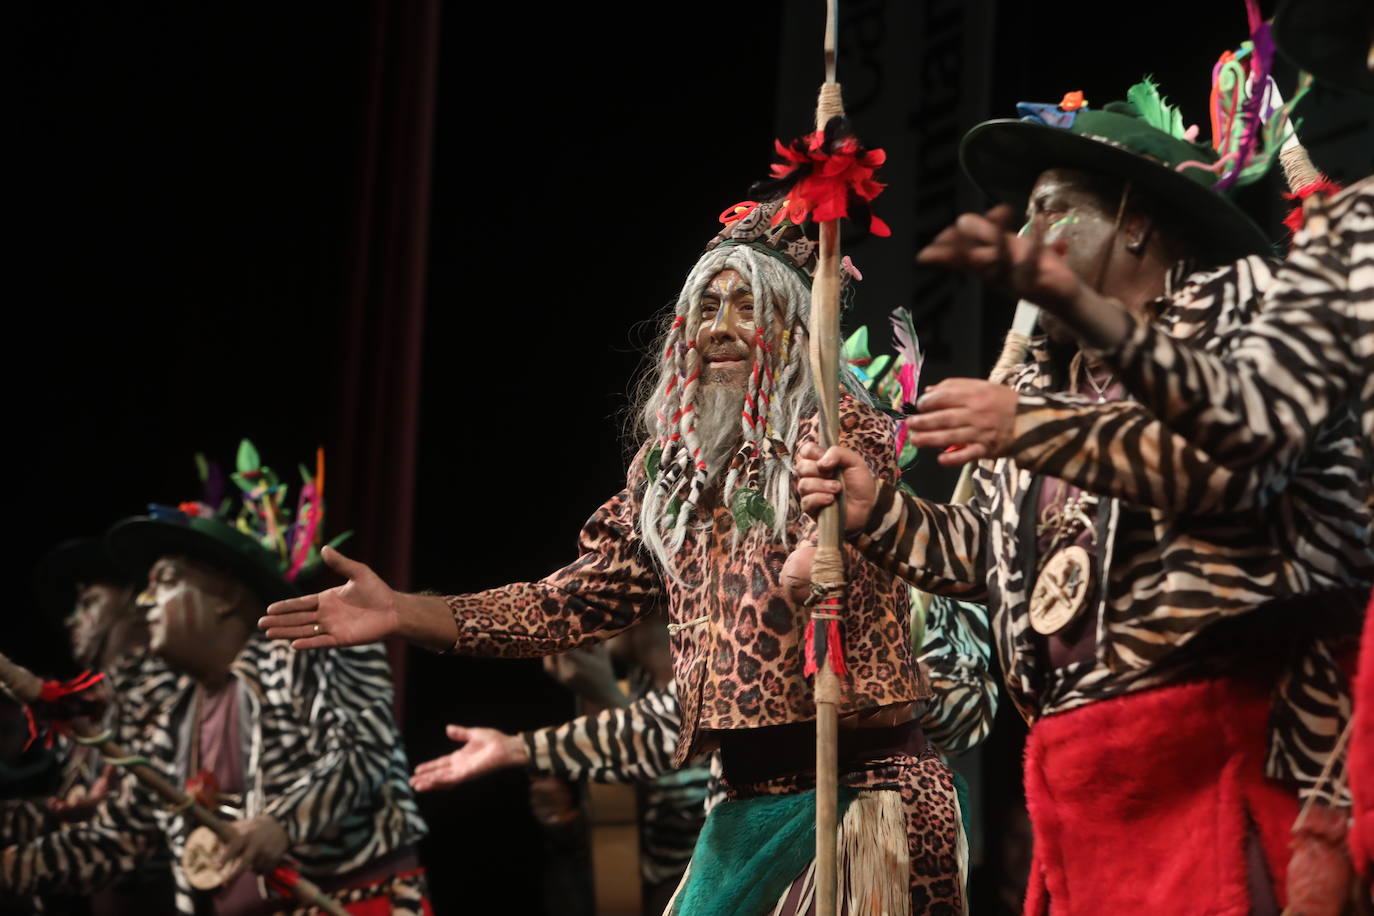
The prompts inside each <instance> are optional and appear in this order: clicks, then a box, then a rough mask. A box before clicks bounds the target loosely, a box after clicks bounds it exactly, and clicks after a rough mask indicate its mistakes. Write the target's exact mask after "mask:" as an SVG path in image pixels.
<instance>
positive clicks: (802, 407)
mask: <svg viewBox="0 0 1374 916" xmlns="http://www.w3.org/2000/svg"><path fill="white" fill-rule="evenodd" d="M778 206H779V204H777V203H764V204H753V203H750V204H744V205H740V206H739V207H731V208H729V209H728V210H727V211H726V212H725V213H724V214H723V215H722V222H724V223H725V227H724V229H723V230H722V231H721V232H720V233H719V234H718V235H717V236H716V237H715V238H714V239H712V241H711V243H710V244H709V246H708V250H707V251H706V253H705V254H704V255H703V256H702V257H701V258H700V259H699V260H698V261H697V263H696V264H695V265H694V266H693V268H692V270H691V272H690V273H689V274H688V277H687V281H686V283H685V284H684V286H683V288H682V291H681V293H680V294H679V296H678V298H677V301H676V304H675V306H674V309H673V313H672V315H671V316H669V317H668V319H667V320H666V321H665V324H664V332H663V338H662V341H661V344H660V346H659V347H658V348H657V349H656V351H655V353H654V355H655V358H656V359H658V360H659V363H658V366H657V371H656V372H655V374H654V375H653V377H652V378H651V379H649V381H648V382H647V384H646V386H645V389H646V390H645V395H644V398H643V402H642V405H641V410H640V416H641V418H642V423H641V426H640V430H641V433H642V435H643V436H644V437H645V441H644V443H643V445H642V447H641V448H640V449H639V452H638V454H637V455H636V457H635V459H634V461H633V463H632V464H631V466H630V469H629V472H628V474H627V481H626V486H625V489H624V490H622V491H621V492H620V493H619V494H617V495H616V496H614V497H612V498H611V499H610V500H609V501H608V502H606V503H605V504H604V505H603V506H602V507H601V508H600V509H598V510H597V511H596V512H595V513H594V514H593V515H592V517H591V519H590V520H589V521H588V522H587V524H586V526H585V527H584V529H583V531H582V534H581V537H580V539H579V552H580V556H579V558H578V559H577V560H576V561H575V562H573V563H572V564H571V565H569V566H567V567H565V568H564V569H562V570H559V571H557V572H555V573H552V574H550V575H549V576H547V577H545V578H544V579H542V580H540V581H539V582H531V583H518V584H513V585H507V586H503V587H500V588H495V589H491V590H489V591H485V592H479V593H477V594H473V595H454V596H450V597H448V598H439V597H434V596H426V595H409V594H401V593H397V592H395V591H393V590H392V589H391V588H389V587H388V586H387V585H386V583H384V582H383V581H381V580H380V579H379V578H378V577H377V576H376V575H375V574H374V573H373V572H372V571H371V570H369V569H368V568H367V567H366V566H364V565H363V564H361V563H356V562H354V561H351V560H347V559H345V558H343V557H341V556H340V555H338V554H337V552H334V551H327V552H326V560H327V562H329V563H330V564H331V565H332V566H333V567H334V568H335V569H336V570H338V571H340V572H341V573H343V574H344V575H346V576H347V577H348V579H349V582H348V584H347V585H344V586H342V587H340V588H335V589H330V590H328V591H324V592H321V593H319V594H317V595H309V596H306V597H303V598H299V599H294V600H288V601H281V602H277V603H275V604H273V605H272V606H271V607H270V608H269V609H268V611H269V613H268V614H267V616H265V617H264V618H263V620H262V622H261V626H262V627H264V628H265V629H266V630H267V633H268V636H269V637H273V638H278V639H290V640H292V645H294V646H295V647H297V648H300V649H316V648H325V647H333V646H342V645H351V644H355V643H359V642H369V641H372V640H375V639H379V638H382V637H384V636H388V635H393V634H399V635H402V636H404V637H406V638H407V639H409V640H411V641H412V642H416V643H418V644H420V645H424V646H427V647H429V648H432V649H437V650H446V651H454V652H459V653H465V654H473V655H492V656H508V657H517V656H535V655H547V654H550V653H556V652H562V651H566V650H568V649H572V648H576V647H578V646H582V645H587V644H589V643H592V642H596V641H599V640H604V639H607V638H609V637H610V636H612V635H614V634H615V633H618V632H620V631H622V630H624V629H626V628H628V627H630V626H631V625H633V624H634V623H635V622H636V621H639V620H641V619H643V618H644V617H646V616H648V615H649V614H651V613H653V612H655V611H657V610H659V609H662V608H666V610H667V614H668V619H669V630H670V633H671V641H672V649H673V668H674V676H675V681H676V684H677V697H678V703H679V706H680V708H681V720H680V721H681V725H680V732H679V735H678V742H677V749H676V753H675V754H674V761H673V762H674V764H675V765H681V764H683V763H685V762H687V761H689V760H693V759H695V758H697V757H698V756H699V755H701V754H703V753H705V752H707V751H710V750H713V749H718V750H719V751H720V755H721V763H722V770H723V776H722V779H723V786H724V788H725V793H726V797H727V801H726V802H724V803H722V804H720V805H718V806H716V808H715V809H713V810H712V812H711V814H710V816H709V817H708V819H707V822H706V826H705V828H704V830H703V833H702V838H701V840H700V841H699V842H698V845H697V849H696V854H695V856H694V857H693V860H692V863H691V865H689V867H688V872H687V877H686V879H685V880H684V883H683V886H682V887H681V888H680V889H679V891H678V894H677V897H676V900H675V904H674V905H675V907H676V911H677V912H682V913H692V912H694V911H696V910H698V909H699V908H700V907H702V906H704V905H705V904H706V902H708V901H709V903H710V905H711V906H713V907H715V908H716V910H717V911H720V912H732V913H739V914H750V913H772V912H779V913H784V914H792V913H797V912H803V911H804V910H805V908H806V906H807V905H808V904H807V901H808V900H809V899H810V896H811V890H810V888H811V886H812V882H813V871H814V867H813V862H812V850H813V848H814V842H813V838H814V804H813V798H814V795H813V794H812V793H810V792H809V790H810V789H811V788H812V785H813V783H814V745H815V730H814V726H813V724H812V722H813V720H814V716H815V708H814V703H813V700H812V687H811V684H810V683H809V682H808V681H807V679H806V677H805V675H804V674H803V660H804V656H803V653H804V649H805V647H804V645H803V642H804V641H803V639H802V634H803V633H804V630H805V623H806V619H807V616H808V612H807V610H805V609H803V608H801V607H798V606H797V605H796V604H795V603H794V602H793V600H792V599H791V597H790V595H789V583H788V582H787V581H786V572H785V571H784V568H783V566H784V562H785V561H786V560H787V558H788V555H789V551H791V550H792V549H793V548H794V547H795V546H796V545H798V544H799V543H802V542H805V541H806V540H807V539H808V538H811V537H812V536H813V531H814V527H813V523H812V522H811V521H810V520H809V519H807V518H806V517H805V516H804V515H802V513H801V512H800V511H799V509H798V506H797V502H796V499H795V497H794V495H793V492H794V491H793V482H792V460H793V457H794V453H795V450H796V449H797V447H798V446H799V445H801V444H802V443H804V442H808V441H814V438H815V425H816V418H815V400H814V395H813V389H812V379H811V373H810V367H809V362H808V359H807V356H806V341H807V336H806V318H807V314H808V310H809V303H810V278H809V271H810V270H811V269H813V264H814V261H815V243H814V242H813V241H810V240H808V239H807V238H805V237H804V236H803V235H802V234H801V232H800V230H799V229H798V228H797V227H796V226H794V225H791V224H787V225H784V226H782V227H774V226H772V225H770V222H771V218H772V216H773V214H774V212H775V211H776V209H777V207H778ZM855 388H856V389H857V390H858V391H859V392H860V393H862V387H861V386H858V385H857V384H856V385H855ZM840 412H841V423H840V436H841V439H842V441H844V442H845V443H847V444H848V445H850V446H851V447H852V448H854V449H855V450H856V451H857V452H858V453H859V454H861V455H863V459H862V460H863V461H864V462H866V464H867V466H868V467H869V468H870V470H871V473H873V474H876V475H877V476H879V477H881V478H882V479H884V480H886V481H890V482H892V483H894V484H895V482H896V479H897V465H896V460H895V446H894V439H893V426H892V423H891V421H890V419H889V418H888V417H887V416H886V415H884V414H883V413H881V412H880V411H878V410H876V409H875V408H873V407H871V406H869V405H868V404H866V403H865V402H864V400H863V399H861V398H859V397H855V396H853V395H849V396H846V397H844V398H843V403H842V404H841V406H840ZM480 472H481V469H474V473H480ZM850 566H851V571H852V578H851V579H850V581H849V599H848V600H849V605H848V607H847V608H846V611H845V620H846V627H847V630H848V647H849V649H848V656H847V659H846V662H847V665H848V668H849V676H848V677H847V678H844V679H843V684H844V687H845V697H844V703H843V706H842V709H841V728H840V736H841V737H840V744H839V755H840V768H841V773H842V774H843V777H842V783H843V788H842V797H843V801H844V804H845V811H844V814H843V816H842V819H841V828H840V851H841V852H840V856H841V858H840V869H839V870H840V874H841V890H840V893H841V899H851V900H854V901H857V900H865V901H879V902H880V905H881V906H882V907H887V908H889V909H891V910H893V911H902V910H905V909H906V908H907V907H909V908H910V911H911V912H914V913H927V912H949V911H955V912H958V911H961V910H962V909H963V908H964V891H963V883H964V874H965V871H966V868H967V853H966V848H967V847H966V841H965V838H964V835H963V831H962V829H961V826H960V817H959V809H958V803H957V798H956V795H955V791H954V785H953V781H952V778H951V774H950V771H949V769H948V768H947V767H946V766H945V764H944V763H943V762H942V761H941V760H940V758H939V755H938V754H937V753H936V752H935V750H934V749H933V748H931V747H930V746H929V745H928V744H927V742H926V738H925V735H924V733H923V730H922V726H921V715H922V712H923V709H924V705H925V700H926V699H927V698H928V691H927V690H925V689H924V688H923V685H922V683H921V680H920V678H919V677H918V674H917V667H916V665H915V663H914V661H913V658H912V652H911V648H910V645H909V640H908V638H907V610H908V602H907V594H906V589H905V587H904V586H901V585H900V584H899V583H898V582H896V581H895V580H894V579H893V578H892V577H891V576H890V575H888V574H886V573H884V572H881V571H880V570H878V569H876V568H874V567H872V566H870V565H869V564H866V563H862V562H860V558H859V557H858V555H857V554H854V553H852V552H851V557H850ZM970 590H972V588H971V589H970Z"/></svg>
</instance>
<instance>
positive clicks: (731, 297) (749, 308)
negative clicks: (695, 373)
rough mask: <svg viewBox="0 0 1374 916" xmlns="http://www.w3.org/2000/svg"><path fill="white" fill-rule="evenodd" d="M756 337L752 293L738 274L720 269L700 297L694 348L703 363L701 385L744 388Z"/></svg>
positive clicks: (756, 327) (731, 270) (750, 368)
mask: <svg viewBox="0 0 1374 916" xmlns="http://www.w3.org/2000/svg"><path fill="white" fill-rule="evenodd" d="M757 334H758V324H757V323H756V322H755V318H754V293H753V291H752V290H751V289H750V288H749V286H748V284H746V283H745V282H744V277H742V276H741V275H740V272H739V271H737V270H734V269H732V268H727V269H725V270H722V271H721V272H720V273H718V274H716V275H715V276H714V277H712V278H711V282H710V283H708V284H706V290H705V291H704V292H703V293H702V294H701V326H700V327H699V328H698V329H697V349H699V350H700V351H701V359H702V363H703V366H702V379H701V380H702V384H703V385H707V386H720V387H723V388H744V387H745V385H746V384H747V383H748V381H749V373H750V371H751V370H752V369H753V367H754V351H755V350H756V349H757V344H756V341H755V338H756V336H757Z"/></svg>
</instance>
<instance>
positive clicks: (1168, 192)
mask: <svg viewBox="0 0 1374 916" xmlns="http://www.w3.org/2000/svg"><path fill="white" fill-rule="evenodd" d="M1203 152H1204V151H1203V150H1202V149H1201V148H1199V147H1197V146H1195V145H1193V144H1191V143H1188V142H1187V141H1185V140H1178V139H1176V138H1174V137H1171V136H1169V135H1168V134H1166V133H1164V132H1163V131H1161V130H1156V129H1155V128H1153V127H1150V126H1149V125H1147V124H1145V123H1143V122H1142V121H1140V120H1139V119H1137V118H1133V117H1131V116H1129V115H1124V114H1117V113H1115V112H1110V111H1087V110H1084V111H1080V112H1079V113H1078V116H1077V117H1076V118H1075V119H1074V123H1073V125H1072V126H1071V127H1068V128H1063V127H1049V126H1047V125H1045V124H1041V123H1037V122H1035V121H1027V120H1017V119H1014V118H1003V119H998V120H993V121H984V122H983V123H982V124H979V125H977V126H975V127H974V128H973V129H972V130H970V131H969V132H968V133H967V134H965V135H964V139H963V142H962V143H961V144H960V146H959V161H960V163H961V164H962V165H963V167H964V171H965V172H966V173H968V176H969V178H971V179H972V180H973V183H974V184H976V185H977V186H978V187H979V188H980V189H981V190H982V191H983V192H984V193H986V194H987V195H988V196H989V197H991V198H993V199H994V200H996V201H998V202H999V203H1006V204H1010V205H1011V206H1012V207H1014V208H1016V210H1017V212H1018V213H1023V212H1025V208H1026V201H1027V199H1028V198H1029V197H1030V191H1031V188H1033V187H1034V186H1035V182H1036V179H1037V178H1039V177H1040V173H1041V172H1043V171H1045V170H1046V169H1079V170H1082V171H1085V172H1095V173H1099V174H1106V175H1112V176H1115V177H1117V178H1121V179H1129V180H1130V181H1131V184H1132V186H1133V187H1135V188H1139V189H1141V190H1144V191H1147V192H1148V193H1149V194H1150V195H1151V196H1153V197H1155V198H1156V199H1157V200H1159V201H1161V202H1163V203H1165V204H1167V205H1168V206H1169V207H1170V208H1172V209H1173V210H1174V211H1175V212H1176V213H1177V214H1179V215H1180V216H1182V217H1186V219H1187V221H1188V222H1189V223H1190V224H1191V225H1192V226H1194V227H1196V229H1197V230H1198V231H1197V232H1196V233H1195V237H1196V239H1198V240H1199V241H1198V244H1199V245H1201V246H1202V250H1200V251H1198V252H1197V253H1198V254H1199V255H1202V256H1204V257H1205V258H1206V259H1207V260H1209V261H1210V262H1211V263H1214V264H1221V263H1225V262H1228V261H1234V260H1236V259H1238V258H1241V257H1244V256H1245V255H1249V254H1263V255H1268V254H1272V253H1273V250H1274V246H1273V244H1272V243H1271V242H1270V240H1269V238H1268V237H1267V236H1266V235H1265V234H1264V231H1263V230H1261V229H1260V227H1259V226H1257V225H1255V223H1254V221H1253V220H1251V219H1250V217H1248V216H1246V215H1245V213H1244V212H1242V211H1241V209H1240V208H1239V207H1237V206H1236V205H1235V204H1233V203H1232V202H1231V201H1230V200H1228V199H1227V198H1225V197H1224V196H1222V194H1220V193H1218V192H1216V191H1213V190H1212V188H1211V184H1212V182H1213V181H1215V180H1216V176H1215V175H1214V174H1212V173H1211V172H1208V171H1206V170H1205V169H1185V170H1183V171H1176V170H1175V169H1174V168H1173V167H1172V166H1173V165H1176V164H1178V163H1184V162H1189V161H1194V160H1200V159H1202V155H1201V154H1202V153H1203Z"/></svg>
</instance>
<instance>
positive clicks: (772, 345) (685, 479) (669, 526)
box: [639, 245, 815, 576]
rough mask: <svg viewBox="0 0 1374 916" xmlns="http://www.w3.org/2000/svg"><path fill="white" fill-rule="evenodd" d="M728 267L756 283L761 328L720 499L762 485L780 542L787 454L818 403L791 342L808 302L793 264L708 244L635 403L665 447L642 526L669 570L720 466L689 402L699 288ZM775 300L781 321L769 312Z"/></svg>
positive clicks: (787, 489)
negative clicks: (706, 447)
mask: <svg viewBox="0 0 1374 916" xmlns="http://www.w3.org/2000/svg"><path fill="white" fill-rule="evenodd" d="M732 268H733V269H734V270H737V271H738V272H739V273H740V275H741V276H742V277H743V278H744V281H745V282H746V283H747V284H748V285H749V288H750V289H751V290H752V291H753V294H754V304H755V310H754V314H755V316H756V319H755V320H756V322H757V331H756V333H757V335H758V336H757V337H756V338H755V344H756V346H755V349H754V364H753V367H752V369H751V371H750V376H749V382H748V385H747V387H746V391H745V396H744V405H743V408H742V410H741V413H740V433H741V443H740V446H739V448H738V449H737V450H736V451H735V453H734V456H733V457H732V458H731V460H730V462H729V465H728V466H727V468H726V469H725V481H724V484H723V487H722V501H723V503H724V504H725V505H730V500H731V497H732V496H733V495H734V494H735V493H736V492H737V491H738V490H740V489H743V488H748V489H753V490H756V491H758V492H759V493H760V494H762V496H763V497H764V498H766V499H767V500H768V502H769V503H771V504H772V506H773V507H774V513H773V524H772V528H773V531H774V533H775V535H776V536H777V537H778V538H779V540H782V541H784V542H785V540H786V531H787V518H788V515H789V510H790V509H791V493H792V467H791V454H792V451H793V449H794V447H795V445H796V439H797V432H798V429H799V428H800V425H801V421H802V420H803V419H805V418H806V417H808V416H809V415H810V414H811V413H813V412H814V410H815V392H814V390H813V388H812V384H811V368H810V364H809V361H808V359H807V358H806V350H805V347H802V346H799V345H797V342H798V339H799V337H800V336H801V333H802V331H804V329H805V326H806V319H807V314H808V313H809V311H810V299H811V291H810V289H809V288H808V287H807V286H806V285H805V283H804V281H803V280H802V278H801V276H800V275H799V274H798V272H797V271H795V270H794V269H792V268H791V267H789V266H787V265H786V264H784V263H783V262H782V261H781V260H779V259H778V258H776V257H774V256H773V255H770V254H767V253H764V252H762V251H758V250H756V249H754V248H752V247H750V246H747V245H726V246H721V247H717V248H714V249H712V250H711V251H708V252H707V253H706V254H705V255H703V256H702V257H701V258H700V259H699V260H698V261H697V263H696V265H695V266H694V267H693V268H692V271H691V273H690V274H689V275H688V277H687V280H686V282H685V283H684V284H683V287H682V291H681V293H680V294H679V296H678V300H677V304H676V307H675V313H674V316H673V320H672V322H671V324H670V325H669V327H668V329H667V331H666V333H665V335H664V342H663V345H662V347H660V348H659V349H658V350H657V352H658V353H660V354H661V357H660V368H659V372H658V378H657V381H656V383H655V384H654V387H653V389H652V393H651V394H650V396H649V397H648V399H647V401H646V403H645V404H644V407H643V409H642V411H641V422H642V424H643V426H644V430H645V432H646V433H647V434H648V435H649V436H650V437H651V439H652V441H653V444H654V447H656V448H659V449H661V450H662V451H661V452H660V456H659V461H658V467H659V471H658V473H657V475H656V477H655V478H654V479H653V480H651V481H650V482H649V483H648V485H647V486H646V489H645V494H644V502H643V507H642V509H641V511H640V520H639V528H640V534H641V537H642V538H643V539H644V542H645V544H647V545H648V547H649V549H650V550H651V551H652V553H653V554H654V556H655V557H656V558H657V559H658V561H659V563H660V565H661V566H662V567H663V569H664V570H666V571H667V572H668V573H669V575H672V576H676V571H675V570H674V568H673V563H672V557H673V556H674V555H675V554H676V553H677V551H678V549H679V548H681V546H682V544H683V542H684V540H685V539H686V534H687V525H688V523H689V521H690V520H691V519H692V518H693V517H694V509H695V507H696V506H697V505H698V504H699V503H700V500H701V498H702V495H703V493H704V492H705V489H706V488H707V486H708V485H709V484H710V481H711V480H712V479H713V477H715V476H716V472H717V471H718V470H719V469H716V468H709V467H707V465H706V462H705V461H704V460H703V456H702V455H701V443H700V441H699V439H698V437H697V428H696V415H695V407H696V395H697V390H698V385H699V382H700V375H701V370H702V363H701V357H700V353H699V351H698V349H697V336H698V334H699V332H700V330H701V317H700V316H701V297H702V294H703V292H704V291H705V289H706V287H707V285H708V284H709V283H710V282H711V280H712V278H714V277H715V276H716V274H718V273H720V272H721V271H722V270H727V269H732ZM778 305H781V306H782V308H781V312H782V316H783V317H782V321H781V323H780V324H779V323H778V322H777V321H775V314H776V311H777V308H776V307H777V306H778ZM736 532H737V534H738V528H737V529H736Z"/></svg>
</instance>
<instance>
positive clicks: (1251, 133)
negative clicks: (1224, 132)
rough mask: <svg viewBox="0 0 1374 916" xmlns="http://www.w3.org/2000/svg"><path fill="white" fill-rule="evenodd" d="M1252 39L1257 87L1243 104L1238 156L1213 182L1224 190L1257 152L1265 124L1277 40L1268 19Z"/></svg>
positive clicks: (1252, 72)
mask: <svg viewBox="0 0 1374 916" xmlns="http://www.w3.org/2000/svg"><path fill="white" fill-rule="evenodd" d="M1250 40H1251V41H1252V42H1253V43H1254V46H1255V52H1254V54H1252V55H1251V57H1250V60H1251V67H1250V84H1251V85H1252V86H1253V87H1254V90H1253V93H1252V94H1251V96H1250V97H1249V98H1248V99H1246V100H1245V105H1244V106H1243V107H1242V108H1241V124H1242V125H1243V127H1244V133H1242V134H1241V137H1240V145H1239V146H1237V147H1236V160H1235V162H1234V163H1233V164H1232V166H1231V168H1230V169H1229V170H1227V173H1226V174H1225V175H1224V176H1223V177H1222V179H1221V180H1220V181H1218V182H1217V183H1216V184H1215V185H1213V188H1214V190H1217V191H1225V190H1227V189H1228V188H1230V187H1231V186H1232V185H1234V184H1235V183H1236V179H1238V178H1239V177H1240V173H1241V172H1242V171H1243V170H1244V169H1245V167H1246V166H1247V165H1248V164H1249V163H1250V159H1251V157H1252V156H1254V154H1255V146H1256V144H1258V143H1259V135H1260V131H1261V129H1262V128H1263V126H1264V118H1263V112H1262V111H1261V109H1262V108H1263V106H1264V101H1265V99H1266V98H1267V97H1268V95H1269V93H1268V91H1267V90H1268V86H1269V74H1270V72H1271V71H1272V70H1273V65H1274V40H1273V38H1272V37H1271V36H1270V34H1269V23H1267V22H1261V23H1259V25H1258V26H1256V27H1255V28H1254V30H1253V31H1252V32H1251V34H1250Z"/></svg>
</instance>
